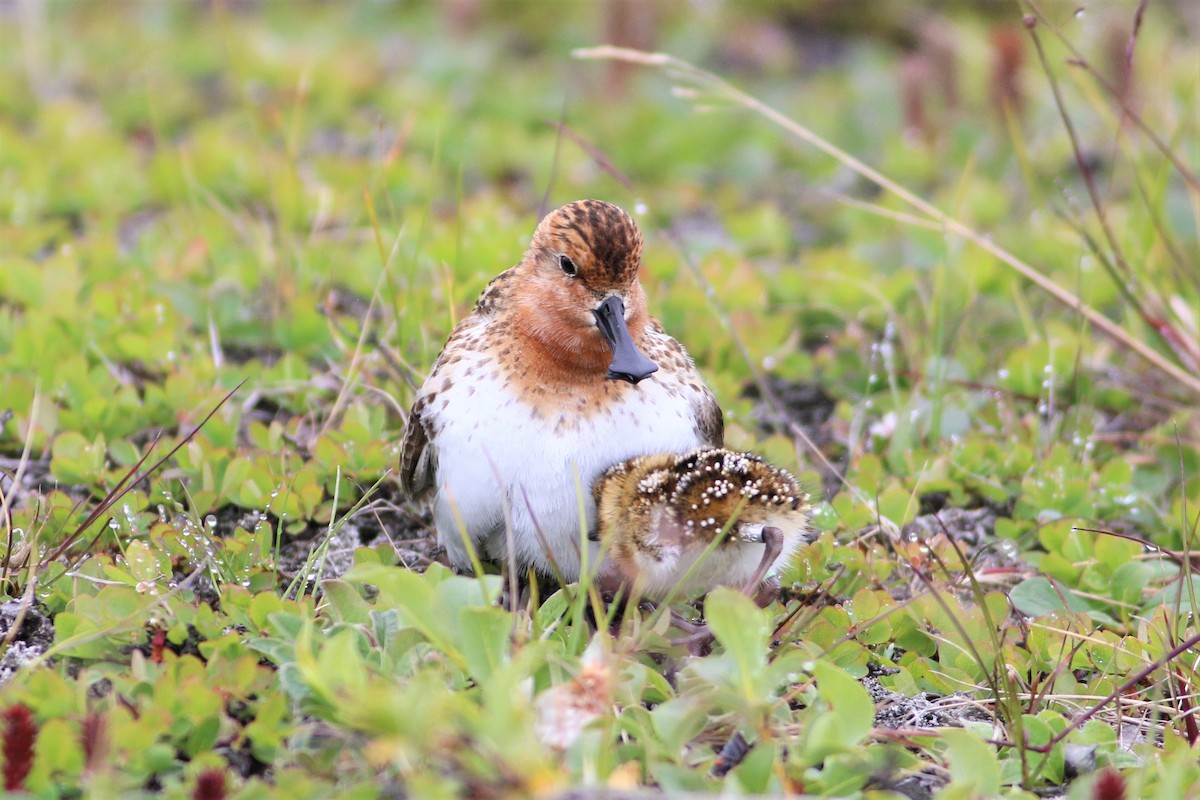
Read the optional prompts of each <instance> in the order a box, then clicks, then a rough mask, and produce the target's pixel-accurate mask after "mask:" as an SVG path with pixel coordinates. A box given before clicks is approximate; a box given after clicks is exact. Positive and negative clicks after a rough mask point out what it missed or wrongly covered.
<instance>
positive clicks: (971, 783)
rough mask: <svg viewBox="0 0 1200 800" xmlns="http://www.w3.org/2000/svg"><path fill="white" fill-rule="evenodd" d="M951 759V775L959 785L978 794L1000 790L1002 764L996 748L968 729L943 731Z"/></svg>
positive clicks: (993, 794)
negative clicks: (998, 759)
mask: <svg viewBox="0 0 1200 800" xmlns="http://www.w3.org/2000/svg"><path fill="white" fill-rule="evenodd" d="M941 740H942V741H943V742H945V744H946V756H947V760H948V761H949V762H950V777H951V779H952V780H953V782H954V784H957V787H956V788H960V789H965V790H967V791H969V792H970V793H971V795H972V796H975V797H996V796H997V795H999V794H1000V764H999V762H998V761H997V760H996V751H995V750H994V749H993V748H992V746H991V745H989V744H988V743H987V742H985V741H983V740H982V739H980V738H979V737H978V736H976V735H975V734H973V733H971V732H970V731H967V730H962V729H955V728H947V729H945V730H943V731H942V733H941Z"/></svg>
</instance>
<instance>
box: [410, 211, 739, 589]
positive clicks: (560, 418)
mask: <svg viewBox="0 0 1200 800" xmlns="http://www.w3.org/2000/svg"><path fill="white" fill-rule="evenodd" d="M641 260H642V236H641V233H640V232H639V231H638V228H637V225H635V224H634V222H633V220H632V219H631V218H630V217H629V215H628V214H626V213H625V212H624V211H622V210H621V209H620V208H618V207H617V206H615V205H612V204H611V203H605V202H601V201H599V200H581V201H578V202H575V203H570V204H568V205H565V206H563V207H562V208H559V209H558V210H556V211H553V212H551V213H550V214H549V215H547V216H546V217H545V218H544V219H543V220H542V221H541V223H540V224H539V225H538V226H537V229H536V230H535V231H534V234H533V240H532V242H531V243H530V245H529V249H528V251H526V253H525V257H524V258H522V259H521V263H519V264H517V265H516V266H515V267H513V268H511V269H509V270H506V271H504V272H502V273H500V274H499V275H498V276H497V277H496V278H494V279H493V280H492V282H491V283H490V284H488V286H487V288H486V289H485V290H484V291H483V294H482V295H481V296H480V298H479V300H478V302H477V303H476V304H475V310H474V312H473V313H471V314H470V315H469V316H467V317H466V318H465V319H463V320H462V322H460V323H459V324H458V326H457V327H456V328H455V329H454V332H453V333H452V334H451V335H450V339H449V340H448V341H447V342H446V346H445V347H444V348H443V349H442V352H441V355H439V356H438V358H437V361H436V362H435V363H434V365H433V370H432V372H431V373H430V375H429V377H428V378H427V379H426V381H425V383H424V385H423V386H422V387H421V389H420V390H419V391H418V393H417V398H416V401H415V403H414V404H413V407H412V412H411V414H410V416H409V420H408V425H407V429H406V431H405V435H404V443H403V449H402V454H401V461H400V481H401V484H402V487H403V488H404V490H405V491H406V492H407V494H408V495H409V496H410V497H411V498H413V499H417V500H420V499H427V500H430V501H431V502H432V506H433V517H434V524H435V525H436V527H437V531H438V540H439V542H440V543H441V544H442V546H443V547H444V548H445V549H446V552H447V554H448V555H449V558H450V561H451V562H452V563H453V564H454V565H455V566H457V567H459V568H462V569H467V568H469V567H470V565H471V560H470V550H469V548H474V549H475V550H476V551H477V552H478V553H479V555H480V557H481V558H490V559H494V560H496V561H499V562H501V563H506V564H512V565H513V566H515V567H516V568H517V569H519V570H524V569H525V568H527V567H529V566H532V567H535V568H536V569H537V570H538V571H540V572H542V573H543V574H547V575H556V576H558V577H560V578H561V579H563V580H567V581H573V580H576V579H578V577H579V574H580V563H581V552H582V551H583V548H584V547H585V546H587V541H586V532H587V531H589V530H591V529H592V528H593V527H594V525H595V519H596V507H595V503H594V501H593V499H592V495H591V493H590V492H589V488H590V487H591V485H592V483H593V482H594V481H595V479H596V477H597V476H598V475H599V474H600V473H601V472H603V471H604V470H605V469H607V468H608V467H609V466H611V465H612V464H615V463H617V462H619V461H625V460H627V459H629V458H632V457H633V456H637V455H642V454H644V453H658V452H666V453H684V452H687V451H688V450H691V449H694V448H695V447H697V446H700V445H718V446H719V445H720V444H721V443H722V440H723V436H724V422H723V419H722V416H721V409H720V407H719V406H718V405H717V402H716V400H715V398H714V397H713V395H712V392H710V391H709V389H708V387H707V386H705V385H704V382H703V380H702V379H701V377H700V375H699V373H698V372H697V371H696V367H695V365H694V364H693V363H692V360H691V359H690V358H689V357H688V355H687V353H686V352H685V351H684V349H683V347H682V346H680V344H679V342H677V341H675V340H674V339H672V338H671V337H670V336H668V335H667V334H666V332H665V331H663V329H662V326H661V325H659V324H658V322H656V321H655V320H654V319H652V318H651V317H650V315H649V313H648V312H647V310H646V296H645V293H644V292H643V290H642V286H641V284H640V283H639V282H638V269H639V267H640V265H641ZM581 518H582V522H581ZM506 531H511V540H510V539H509V538H508V536H507V534H506ZM592 549H593V550H594V549H595V548H594V547H593V548H592ZM589 563H591V564H595V559H590V560H589Z"/></svg>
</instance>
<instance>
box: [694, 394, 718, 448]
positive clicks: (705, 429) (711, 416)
mask: <svg viewBox="0 0 1200 800" xmlns="http://www.w3.org/2000/svg"><path fill="white" fill-rule="evenodd" d="M696 430H697V431H698V432H699V433H700V437H701V438H702V439H703V440H704V443H705V444H707V445H710V446H712V447H724V446H725V415H724V414H723V413H722V412H721V406H720V405H719V404H718V403H717V398H716V397H714V396H713V393H712V392H711V391H709V389H708V387H705V389H704V396H703V397H702V398H701V400H700V402H699V404H698V408H697V409H696Z"/></svg>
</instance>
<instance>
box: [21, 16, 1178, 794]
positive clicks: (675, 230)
mask: <svg viewBox="0 0 1200 800" xmlns="http://www.w3.org/2000/svg"><path fill="white" fill-rule="evenodd" d="M729 5H732V4H729ZM782 5H783V4H779V6H782ZM816 5H817V7H818V8H820V7H821V4H816ZM885 5H886V4H885ZM894 5H896V6H897V7H901V6H903V5H904V4H894ZM620 7H621V4H611V7H608V9H609V10H608V11H607V12H604V13H608V14H610V15H614V16H619V15H620V14H622V13H628V10H626V11H625V12H622V11H621V10H620ZM881 7H882V6H881ZM887 7H888V8H891V6H887ZM655 8H656V14H655V15H652V16H656V17H657V21H656V22H655V28H656V30H657V40H656V42H655V43H654V46H655V47H656V48H657V49H658V50H661V51H662V52H666V53H671V54H672V55H674V56H676V57H678V58H679V59H682V60H683V61H679V62H669V63H665V62H663V60H661V59H659V60H658V61H657V62H655V63H651V64H649V65H646V64H642V65H635V66H634V67H633V68H632V70H631V71H629V72H628V73H623V72H621V67H619V66H617V65H619V64H626V63H628V59H630V58H632V59H634V60H636V59H637V58H639V57H638V56H630V55H629V54H627V53H626V54H622V53H620V52H615V51H607V52H599V53H598V52H596V51H594V50H592V51H588V52H583V53H578V52H574V51H576V50H577V48H586V47H592V46H594V45H596V44H597V43H599V42H601V41H604V40H605V39H606V37H607V35H606V34H605V32H604V31H605V22H606V20H605V18H604V16H603V13H602V11H601V9H600V8H599V7H598V8H597V9H591V8H589V7H588V6H587V5H585V4H565V5H564V6H563V7H561V8H559V9H558V10H557V11H556V14H559V13H561V19H557V20H554V21H551V20H550V19H548V16H549V15H548V14H547V13H546V9H545V8H544V7H543V6H541V5H539V4H536V3H526V4H517V5H508V4H494V5H493V4H488V3H472V2H465V3H447V4H444V5H441V4H437V5H435V4H428V5H421V4H418V5H416V6H412V5H411V4H403V5H400V6H397V7H393V6H385V5H383V4H366V3H363V4H350V5H342V4H304V5H296V4H291V3H262V4H255V3H228V4H226V3H219V2H218V3H211V4H209V3H188V4H184V3H145V4H129V5H123V6H122V12H121V13H120V14H113V13H111V10H110V9H108V8H107V7H103V6H101V5H100V4H74V5H71V4H58V3H41V2H36V0H29V2H20V3H16V4H4V3H0V554H2V555H3V558H2V559H0V595H2V598H0V599H2V600H3V604H2V605H0V654H2V655H0V682H3V683H2V688H0V767H2V769H3V779H4V781H5V788H6V789H7V790H11V791H17V790H24V791H27V792H28V793H30V794H31V795H32V796H36V797H46V798H53V797H89V798H92V797H94V798H103V797H138V796H152V795H154V796H157V795H160V794H161V795H164V796H168V797H181V798H182V797H195V798H222V797H231V798H258V797H287V798H289V799H290V800H300V799H301V798H326V797H330V796H332V795H334V793H336V794H337V795H338V796H340V797H344V798H348V799H349V798H359V797H362V798H367V797H408V796H411V797H422V798H425V797H455V796H469V797H497V798H498V797H512V798H519V797H532V796H538V797H556V796H565V795H566V794H567V793H569V792H576V794H572V795H571V796H573V797H591V796H596V797H598V796H604V794H603V793H604V792H605V791H607V792H610V793H611V794H609V795H608V796H612V797H621V796H625V794H622V793H632V792H635V791H637V790H644V791H646V792H649V793H650V794H644V795H638V796H654V794H655V793H663V794H669V795H671V796H677V795H678V796H685V795H683V793H685V792H697V793H710V794H712V793H720V792H729V793H730V794H743V795H744V794H760V793H761V794H773V795H782V794H785V793H789V794H810V795H816V796H826V797H864V798H887V797H910V798H927V797H930V798H931V797H936V798H938V800H956V799H958V798H986V797H1001V796H1003V797H1014V798H1033V797H1044V796H1069V797H1072V798H1093V797H1095V798H1104V800H1109V799H1110V798H1117V797H1122V796H1124V797H1129V798H1133V797H1138V798H1162V799H1163V800H1167V799H1168V798H1171V799H1173V798H1179V797H1185V796H1193V795H1195V794H1196V793H1197V792H1200V759H1198V755H1200V751H1198V747H1200V745H1198V740H1200V727H1198V724H1197V721H1196V719H1195V714H1194V708H1195V704H1196V692H1195V691H1193V689H1195V688H1196V687H1197V686H1198V685H1200V676H1198V674H1197V669H1196V655H1197V653H1198V652H1200V650H1198V649H1197V647H1196V644H1197V641H1200V634H1198V633H1197V626H1196V622H1195V620H1196V611H1197V608H1196V607H1197V594H1200V581H1198V580H1197V579H1196V578H1195V576H1194V575H1193V572H1194V571H1195V570H1196V567H1195V563H1196V562H1195V560H1194V554H1193V549H1194V548H1195V542H1196V539H1195V528H1196V524H1197V519H1198V517H1197V508H1200V482H1198V480H1200V479H1198V477H1197V474H1198V473H1197V470H1198V469H1200V456H1198V452H1200V451H1198V450H1197V442H1198V441H1200V425H1198V423H1200V420H1198V419H1197V414H1196V410H1195V409H1196V407H1197V399H1198V398H1200V379H1198V378H1197V374H1198V373H1200V325H1198V323H1197V319H1198V318H1200V278H1198V277H1197V276H1198V275H1200V272H1198V271H1197V269H1196V265H1197V264H1198V263H1200V235H1198V229H1200V181H1198V179H1197V177H1196V172H1197V160H1196V158H1197V153H1198V152H1200V131H1198V130H1197V120H1198V119H1200V118H1198V117H1197V113H1196V112H1197V71H1196V69H1195V66H1196V64H1197V63H1198V59H1200V51H1198V49H1197V41H1200V37H1197V35H1196V34H1197V26H1198V25H1200V21H1197V20H1196V19H1195V14H1194V13H1192V12H1190V11H1189V9H1188V8H1187V7H1186V4H1179V5H1178V7H1172V6H1171V5H1168V4H1149V6H1148V7H1146V4H1143V7H1139V8H1136V9H1135V8H1132V7H1131V8H1116V7H1115V6H1112V7H1109V6H1107V5H1106V6H1104V7H1102V8H1098V9H1090V8H1088V9H1083V10H1080V11H1079V13H1076V7H1075V6H1069V7H1068V6H1066V5H1061V4H1057V3H1054V4H1048V5H1046V6H1045V7H1040V6H1030V7H1027V8H1021V7H1018V6H1016V5H1014V6H1012V7H1007V6H1006V7H1003V8H1002V9H1001V8H1000V7H997V8H991V7H989V8H988V9H986V13H984V10H982V9H978V8H963V9H958V8H955V7H954V6H953V4H947V9H946V11H945V16H936V17H935V16H924V17H921V16H918V17H910V16H909V15H908V14H906V13H905V14H901V13H899V12H898V13H897V15H893V16H896V20H892V17H891V16H888V15H881V20H884V21H883V22H879V23H878V24H877V25H876V24H872V25H870V26H867V25H865V24H864V25H860V26H858V27H855V26H850V27H849V28H847V27H846V26H845V25H843V24H841V22H839V21H838V20H836V19H832V18H830V16H828V15H822V14H820V13H816V12H815V11H814V12H812V13H811V15H808V16H806V13H807V12H802V11H795V10H790V11H789V10H786V9H783V8H781V7H777V6H776V5H775V4H772V3H766V2H763V3H759V4H756V5H755V7H754V8H753V10H749V9H743V10H742V11H740V12H736V13H735V11H734V10H733V9H732V8H728V7H725V6H724V5H722V4H719V3H716V4H696V5H686V6H685V5H684V4H679V5H678V6H676V5H673V4H670V3H664V4H661V5H660V6H655ZM614 9H616V10H614ZM1085 12H1086V13H1085ZM1022 14H1026V15H1027V16H1026V24H1024V25H1023V24H1022ZM608 22H609V23H611V22H612V20H611V19H609V20H608ZM842 22H844V21H842ZM639 24H641V25H643V26H645V25H648V24H649V22H647V21H646V20H644V19H643V20H642V21H641V22H640V23H639ZM889 26H891V27H889ZM901 34H903V35H901ZM897 42H899V44H897ZM573 52H574V55H573ZM1039 53H1040V55H1039ZM689 64H697V65H703V67H704V69H705V70H708V71H707V72H704V71H700V70H698V69H697V68H694V67H691V66H689ZM1130 65H1132V69H1131V70H1130ZM717 75H720V76H721V78H717V77H716V76H717ZM724 80H727V81H729V83H728V84H727V83H724V82H723V81H724ZM735 85H736V86H737V87H739V89H740V90H742V91H745V92H746V94H745V95H742V94H740V93H739V92H738V90H735V89H734V88H733V86H735ZM759 102H761V103H762V104H765V106H767V107H769V108H763V107H757V106H756V105H755V104H756V103H759ZM771 109H774V110H775V112H777V114H778V116H777V117H775V118H772V113H773V112H772V111H771ZM825 143H832V144H834V145H836V147H837V148H840V150H841V151H844V153H843V154H838V153H835V152H830V151H829V149H828V148H825V149H824V150H823V149H822V148H823V147H824V145H825ZM845 154H850V155H852V156H855V157H857V158H860V159H862V161H863V162H865V164H866V166H867V168H873V169H877V170H879V173H881V175H882V176H883V177H884V180H883V181H882V182H881V180H880V179H879V178H880V176H876V175H874V174H871V173H869V172H864V168H863V166H862V165H860V164H858V163H857V162H854V161H853V160H852V159H851V158H850V157H849V156H848V155H845ZM889 181H895V182H896V183H895V184H894V185H893V184H890V183H889ZM905 192H908V193H911V196H906V195H905V194H904V193H905ZM581 197H600V198H603V199H606V200H611V201H613V202H617V203H619V204H621V205H622V206H624V207H625V208H627V209H629V210H630V211H631V212H636V213H635V216H636V218H637V219H638V222H639V224H640V225H641V226H642V228H643V230H644V232H645V234H646V238H647V252H646V256H645V270H644V275H643V283H644V285H645V286H646V290H647V294H648V296H649V298H650V305H651V310H652V312H653V313H654V314H655V315H656V316H657V317H658V318H659V319H660V320H661V321H662V323H663V324H664V326H665V327H666V328H667V329H668V330H669V331H670V332H671V333H673V334H674V335H675V336H676V337H677V338H679V339H680V340H681V341H682V342H683V343H684V344H685V345H686V346H687V348H688V349H689V351H690V352H691V354H692V355H693V356H694V357H695V358H696V361H697V363H698V364H699V366H700V369H701V371H702V373H703V374H704V376H705V378H706V380H707V381H708V382H709V384H710V385H711V386H712V387H713V389H714V391H715V392H716V394H717V396H718V399H719V400H720V402H721V404H722V406H723V407H724V408H725V409H726V414H727V418H726V424H727V443H728V445H729V446H730V447H732V448H735V449H744V450H750V451H754V452H757V453H761V454H762V455H764V456H766V457H767V458H769V459H771V460H772V461H773V462H774V463H776V464H778V465H780V466H782V467H785V468H787V469H790V470H793V471H794V472H795V473H796V474H797V475H798V476H800V477H801V479H802V480H803V481H804V482H805V483H806V484H807V485H808V486H809V487H811V488H812V490H813V493H814V500H815V512H814V525H815V526H816V527H817V528H818V529H819V530H820V531H821V535H820V537H819V539H817V541H816V542H814V543H813V544H812V545H809V546H807V547H805V548H804V549H803V550H802V551H801V553H800V554H799V556H798V557H797V559H796V560H795V562H794V563H793V565H792V567H791V568H790V570H789V571H788V572H786V573H785V574H784V575H783V576H782V578H783V584H784V593H783V596H782V598H781V600H780V602H778V603H776V604H774V605H772V606H771V607H769V608H767V609H758V608H757V607H755V606H754V605H753V604H752V603H751V602H750V601H749V600H747V599H746V598H745V597H743V596H742V595H740V594H737V593H734V592H730V591H727V590H718V591H715V592H713V593H711V594H710V595H709V596H708V597H707V598H705V599H704V601H703V605H702V608H703V613H704V615H705V618H706V619H707V621H708V622H709V624H710V626H711V629H712V631H713V633H714V634H715V636H716V644H715V645H714V647H713V650H712V652H711V653H710V654H708V655H705V656H702V657H691V656H689V655H688V654H687V652H686V651H685V650H684V649H683V648H681V647H678V646H674V645H672V644H671V643H670V641H669V639H670V636H671V634H670V633H669V632H668V628H669V618H668V617H667V616H666V615H665V614H662V613H651V612H648V611H634V610H628V611H626V612H624V613H623V614H622V615H621V618H619V619H615V618H613V619H609V618H608V617H607V616H606V615H608V614H610V613H611V614H612V615H613V617H616V612H615V611H611V612H610V610H606V609H605V608H604V606H603V604H602V603H601V602H600V601H599V598H597V597H596V596H595V593H590V592H588V591H587V587H580V586H566V587H545V586H543V587H541V589H540V590H539V589H538V587H533V590H532V591H531V592H530V593H528V594H527V595H526V596H527V597H528V602H527V603H526V604H525V605H524V606H523V607H520V608H517V609H516V610H512V609H511V608H510V604H509V603H508V602H506V600H505V598H507V595H506V594H505V588H506V587H505V585H504V584H505V582H504V581H503V579H502V577H501V576H500V575H484V576H479V577H467V576H458V575H455V574H453V573H452V572H451V571H450V570H448V569H447V568H446V567H445V566H443V564H442V563H440V562H439V556H440V553H439V552H438V550H437V548H436V545H435V542H434V540H433V538H432V532H431V529H430V523H429V520H428V517H427V516H424V515H423V511H422V510H421V509H419V508H415V507H412V506H410V505H407V504H406V503H405V502H404V500H403V498H402V497H401V495H400V493H399V488H398V485H397V481H396V479H395V477H394V474H393V472H394V468H395V467H396V464H397V461H398V457H399V452H398V447H399V441H400V437H401V433H402V430H403V427H404V423H405V416H406V412H407V408H408V406H409V403H410V402H411V400H412V397H413V394H414V390H415V387H416V386H417V385H419V383H420V381H421V380H422V379H423V376H424V374H425V372H426V371H427V369H428V368H429V365H430V364H431V363H432V360H433V358H434V356H435V355H436V354H437V352H438V351H439V349H440V348H441V345H442V343H443V342H444V340H445V337H446V336H447V335H448V333H449V331H450V329H451V328H452V327H453V325H454V323H455V321H456V320H457V319H459V318H461V316H462V315H463V314H464V313H466V311H467V310H468V309H469V308H470V304H471V303H472V302H473V300H474V298H475V296H476V295H477V294H478V292H479V291H480V289H481V288H482V287H483V286H484V285H485V283H486V282H487V280H488V279H489V278H490V277H492V276H493V275H494V274H495V273H497V272H499V271H500V270H501V269H504V268H506V267H508V266H510V265H511V264H513V263H515V262H516V260H517V259H518V258H519V257H520V255H521V253H522V251H523V249H524V246H525V244H526V243H527V240H528V237H529V235H530V233H531V232H532V230H533V227H534V225H535V224H536V221H537V218H538V216H537V215H538V213H539V210H544V209H545V208H546V206H549V207H553V206H556V205H558V204H559V203H561V202H566V201H569V200H572V199H576V198H581ZM914 200H915V202H914ZM922 203H928V204H929V205H928V206H924V205H922ZM1051 284H1052V285H1051ZM606 619H608V621H609V622H611V623H612V624H611V625H600V626H598V625H597V623H596V620H606ZM598 627H599V629H600V632H597V629H598ZM609 631H611V633H610V632H609ZM868 745H869V746H868ZM1122 792H1123V794H1122ZM629 796H633V795H632V794H629Z"/></svg>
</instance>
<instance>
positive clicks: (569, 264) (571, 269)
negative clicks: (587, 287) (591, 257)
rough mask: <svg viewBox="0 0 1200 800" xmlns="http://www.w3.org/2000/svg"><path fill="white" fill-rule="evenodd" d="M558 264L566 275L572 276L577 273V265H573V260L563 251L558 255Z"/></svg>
mask: <svg viewBox="0 0 1200 800" xmlns="http://www.w3.org/2000/svg"><path fill="white" fill-rule="evenodd" d="M558 265H559V266H560V267H562V271H563V272H565V273H567V275H570V276H571V277H572V278H574V277H575V276H576V275H578V274H579V267H577V266H575V262H574V261H572V260H571V257H570V256H568V255H567V254H565V253H563V254H561V255H559V257H558Z"/></svg>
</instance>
